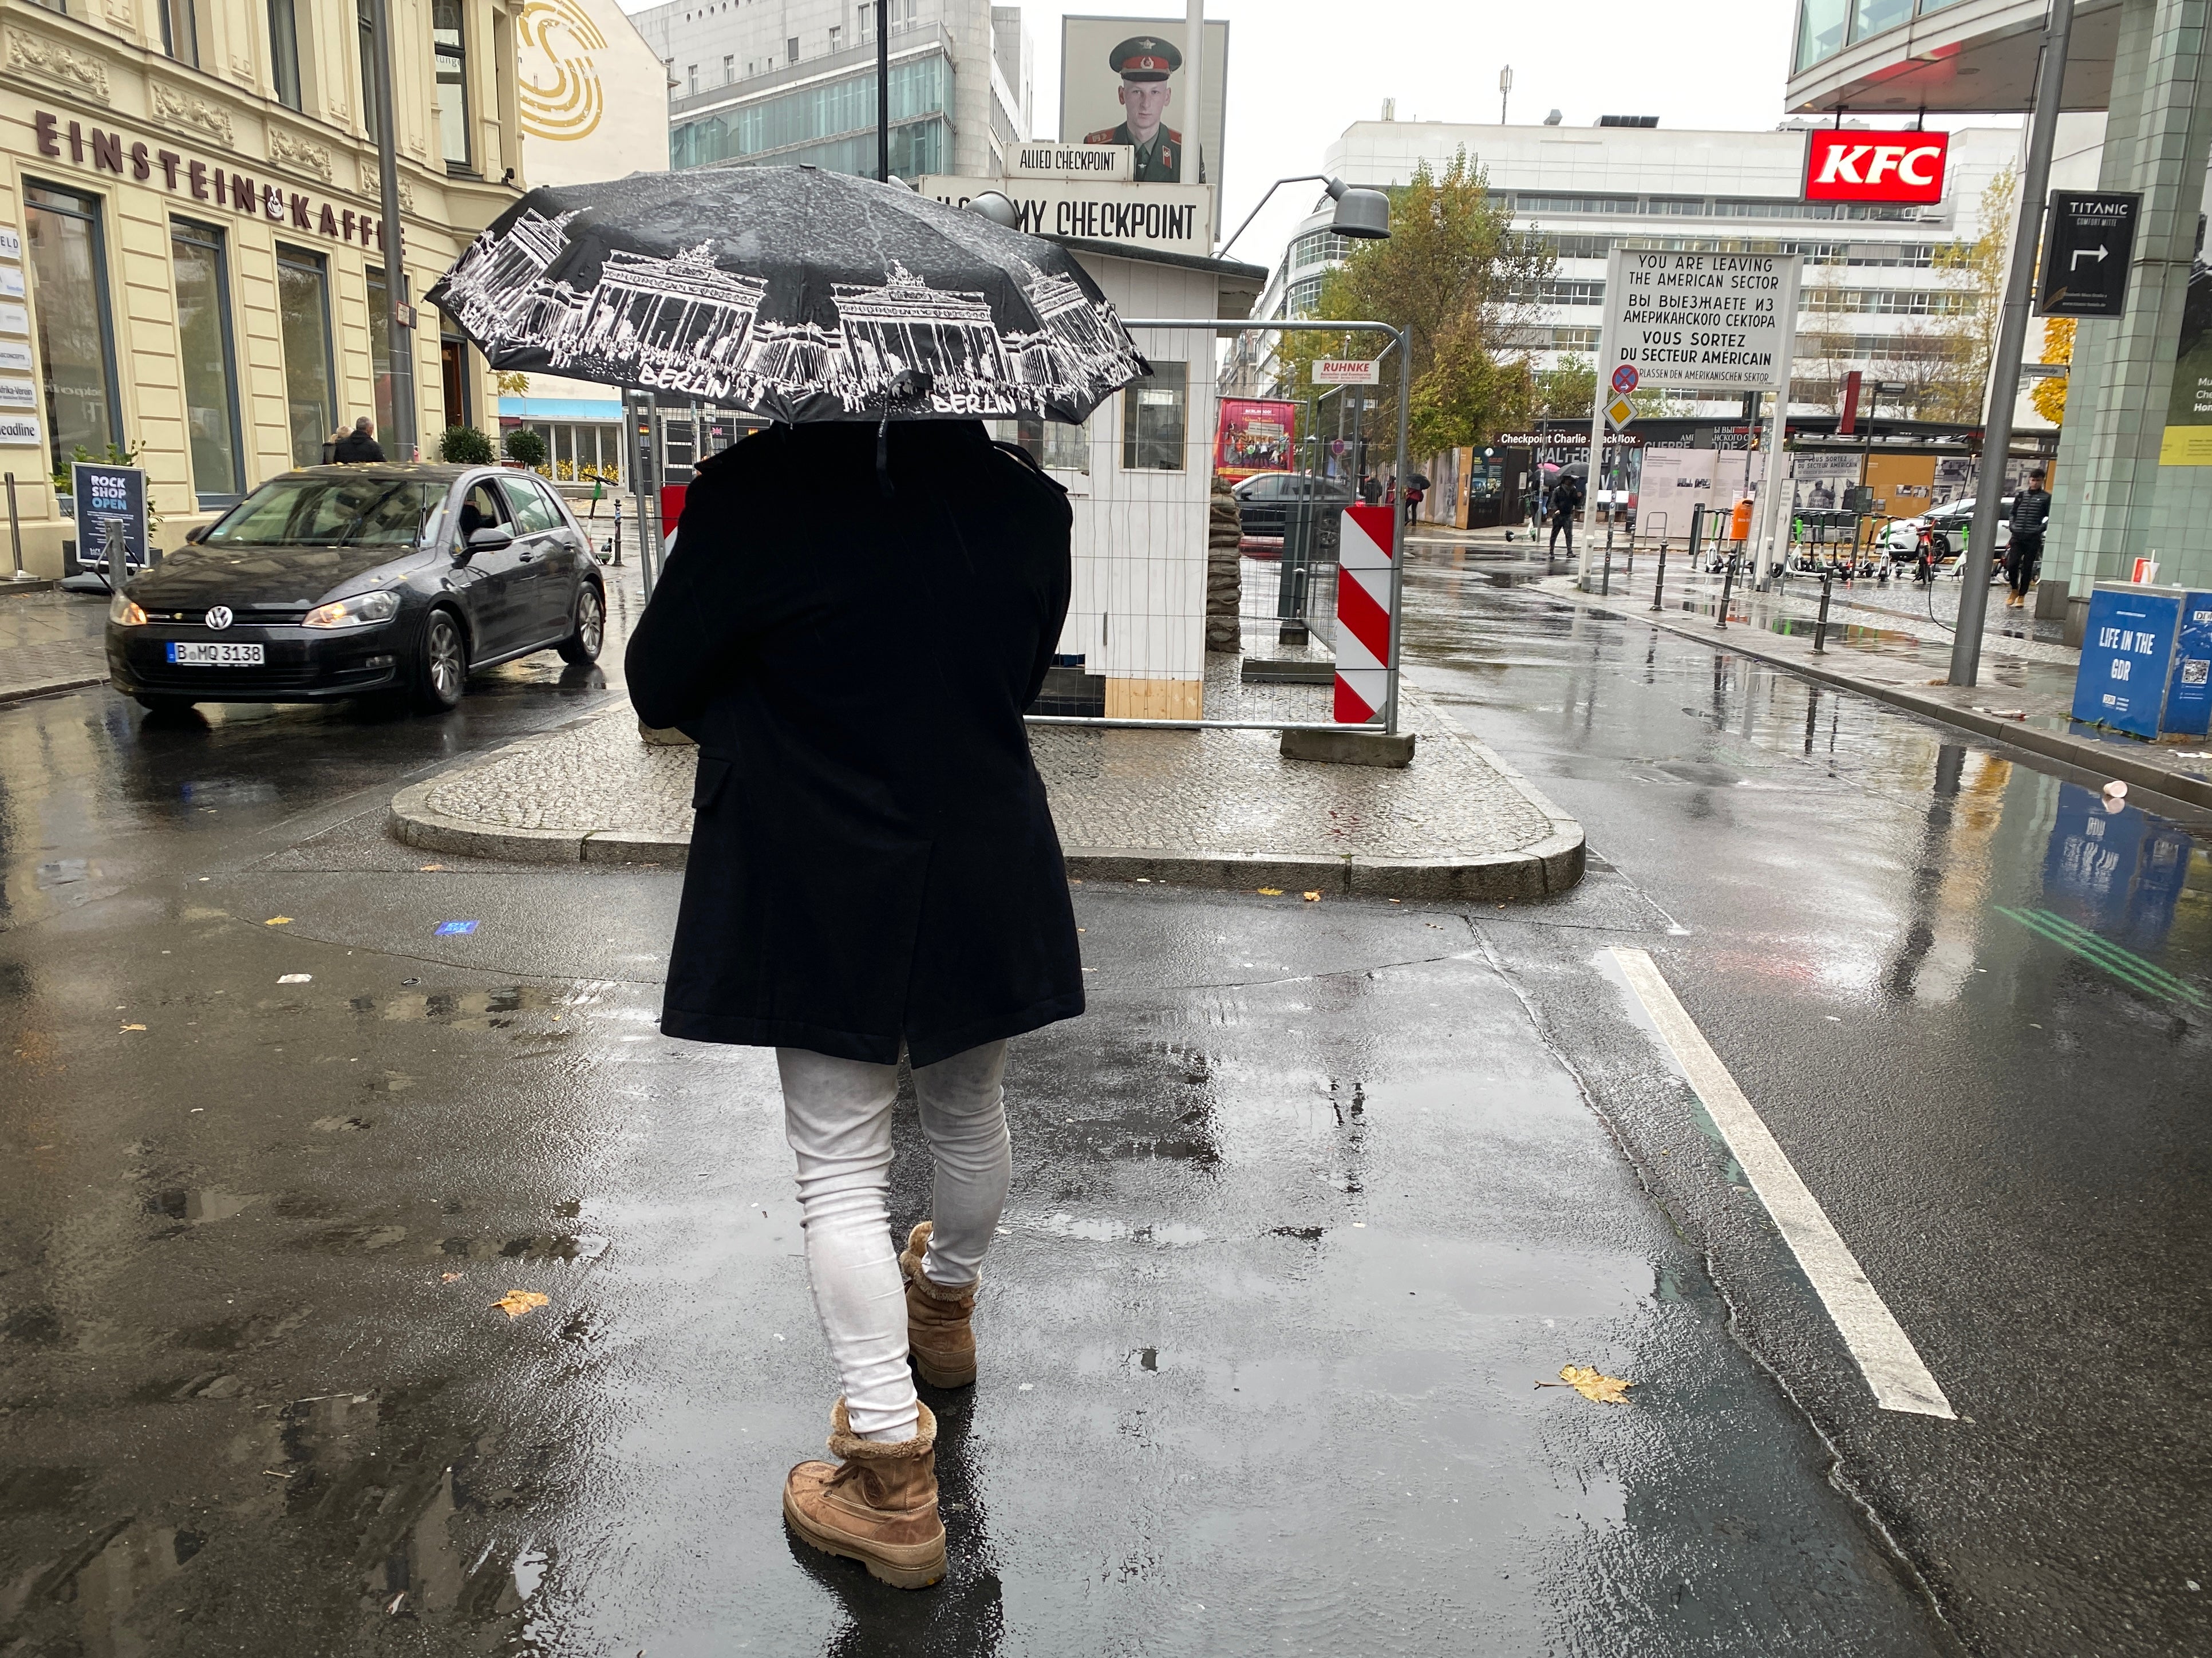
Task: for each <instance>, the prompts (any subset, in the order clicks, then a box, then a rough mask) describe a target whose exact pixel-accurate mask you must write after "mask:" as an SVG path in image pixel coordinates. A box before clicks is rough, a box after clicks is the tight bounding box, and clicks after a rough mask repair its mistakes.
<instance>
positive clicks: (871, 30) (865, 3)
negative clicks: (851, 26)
mask: <svg viewBox="0 0 2212 1658" xmlns="http://www.w3.org/2000/svg"><path fill="white" fill-rule="evenodd" d="M875 38H876V9H875V6H874V5H873V3H872V0H860V39H861V40H862V42H863V43H866V42H868V41H872V40H873V39H875Z"/></svg>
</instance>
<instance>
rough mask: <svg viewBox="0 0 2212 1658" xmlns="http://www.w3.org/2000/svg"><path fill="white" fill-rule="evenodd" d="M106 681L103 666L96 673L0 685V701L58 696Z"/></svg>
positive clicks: (30, 699) (26, 700)
mask: <svg viewBox="0 0 2212 1658" xmlns="http://www.w3.org/2000/svg"><path fill="white" fill-rule="evenodd" d="M106 683H107V670H106V667H104V666H103V667H102V668H101V669H100V671H99V672H98V673H96V674H87V675H82V676H65V677H63V678H60V679H41V680H39V681H37V682H36V683H32V684H29V685H0V703H9V702H28V701H32V700H33V698H35V697H40V696H58V695H60V694H61V693H62V692H64V691H81V690H82V689H84V688H85V687H86V686H88V685H105V684H106Z"/></svg>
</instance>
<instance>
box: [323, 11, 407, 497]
mask: <svg viewBox="0 0 2212 1658" xmlns="http://www.w3.org/2000/svg"><path fill="white" fill-rule="evenodd" d="M370 21H371V22H372V24H373V25H374V31H373V32H374V34H375V36H376V63H375V64H374V70H375V75H376V152H377V154H376V162H377V169H376V170H377V184H378V186H379V190H380V195H381V197H382V201H381V203H380V204H381V206H382V208H383V210H384V223H383V225H382V226H381V227H380V232H379V234H380V239H381V240H382V243H383V251H384V338H385V343H386V348H387V350H386V355H387V356H388V358H389V360H390V373H391V377H392V429H391V430H390V431H389V432H387V433H386V434H384V435H385V439H386V442H388V443H389V444H390V445H391V446H392V459H395V460H412V459H415V328H414V323H413V318H414V314H415V313H414V309H413V307H410V305H409V304H408V303H407V301H406V292H407V260H406V255H405V246H404V244H405V238H404V236H402V235H401V234H400V228H399V143H398V137H397V124H396V123H395V122H394V120H393V118H392V0H372V11H371V14H370ZM341 423H343V422H341Z"/></svg>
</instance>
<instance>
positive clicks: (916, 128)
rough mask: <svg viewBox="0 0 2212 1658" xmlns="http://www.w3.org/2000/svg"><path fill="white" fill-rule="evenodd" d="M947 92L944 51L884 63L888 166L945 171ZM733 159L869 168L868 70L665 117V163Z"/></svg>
mask: <svg viewBox="0 0 2212 1658" xmlns="http://www.w3.org/2000/svg"><path fill="white" fill-rule="evenodd" d="M951 94H952V64H951V62H950V60H948V59H946V58H943V57H938V56H932V57H927V58H913V59H910V60H908V62H906V63H902V64H893V65H891V70H890V118H891V135H890V136H891V171H892V172H894V173H898V174H899V175H900V176H901V177H902V178H909V179H911V178H915V177H917V176H918V175H920V174H921V173H941V172H943V171H944V170H945V165H946V163H947V161H949V158H950V154H951V148H950V141H951V128H950V125H949V120H948V111H949V110H950V108H951ZM902 158H903V161H904V164H903V165H902ZM732 161H734V162H738V163H740V164H743V163H759V162H764V161H772V162H775V163H777V164H779V165H782V166H793V165H798V164H800V163H805V164H807V165H811V166H814V167H822V168H823V169H824V170H826V171H828V172H831V173H873V172H874V171H875V166H876V75H875V70H873V69H869V70H866V71H864V72H862V73H860V74H855V75H848V76H842V77H840V78H839V79H837V80H834V81H829V82H822V83H819V84H817V85H814V86H809V87H799V88H793V90H791V91H789V92H785V93H780V94H775V95H773V96H770V97H766V98H762V99H759V100H757V101H753V102H749V103H741V104H738V105H737V106H735V107H733V108H731V109H728V110H726V111H718V112H713V113H709V114H704V115H700V116H697V117H695V118H689V119H684V118H678V120H677V121H675V122H673V123H671V125H670V127H669V129H668V164H669V166H670V167H712V166H714V165H716V164H718V163H721V162H732Z"/></svg>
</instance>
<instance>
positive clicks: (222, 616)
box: [207, 604, 230, 634]
mask: <svg viewBox="0 0 2212 1658" xmlns="http://www.w3.org/2000/svg"><path fill="white" fill-rule="evenodd" d="M207 624H208V631H210V633H218V634H219V633H221V632H222V630H223V629H225V628H228V626H230V606H229V605H228V604H218V605H216V607H215V608H214V609H213V610H210V611H209V612H208V613H207Z"/></svg>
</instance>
